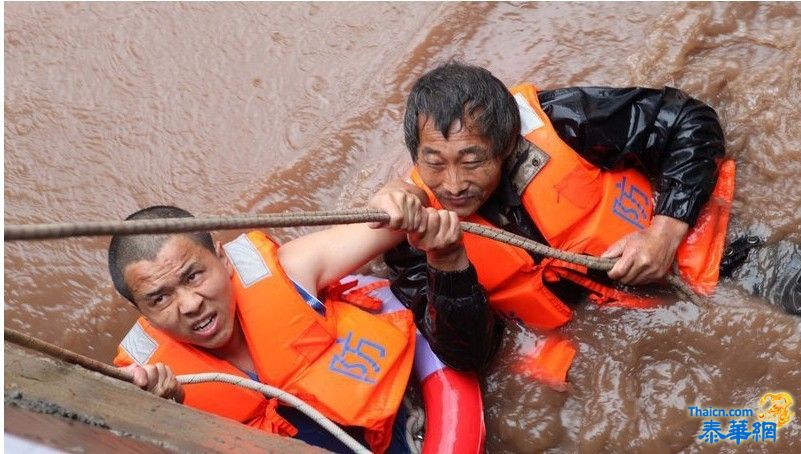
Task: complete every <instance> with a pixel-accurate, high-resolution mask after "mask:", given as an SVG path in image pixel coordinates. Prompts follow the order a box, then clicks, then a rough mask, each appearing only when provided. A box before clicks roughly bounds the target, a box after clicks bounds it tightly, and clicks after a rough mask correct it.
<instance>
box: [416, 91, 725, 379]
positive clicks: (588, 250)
mask: <svg viewBox="0 0 801 454" xmlns="http://www.w3.org/2000/svg"><path fill="white" fill-rule="evenodd" d="M511 92H512V95H513V96H514V97H515V100H516V101H517V104H518V107H519V110H520V116H521V134H522V135H523V137H524V138H525V139H526V140H527V141H528V142H529V143H530V144H531V146H530V147H528V152H529V154H528V156H527V157H526V161H525V162H524V163H523V164H522V165H520V166H519V167H518V170H517V172H516V173H515V174H514V175H511V179H512V185H513V187H514V188H515V189H516V190H517V191H518V194H520V196H521V201H522V203H523V206H524V207H525V209H526V212H527V213H528V214H529V216H530V217H531V219H532V220H533V221H534V224H535V225H536V226H537V228H538V229H539V230H540V232H542V234H543V236H544V237H545V239H546V241H547V242H548V244H549V245H550V246H552V247H555V248H558V249H562V250H566V251H569V252H574V253H579V254H589V255H592V256H598V255H601V254H602V253H603V252H604V251H605V250H606V249H607V248H609V246H611V245H612V244H613V243H614V242H616V241H617V240H619V239H620V238H622V237H624V236H625V235H627V234H629V233H632V232H636V231H638V230H642V229H643V228H645V227H647V226H648V225H650V222H651V218H652V213H653V205H654V201H653V191H652V189H651V185H650V183H649V181H648V180H647V179H646V178H645V176H644V175H642V174H641V173H639V172H638V171H636V170H634V169H624V170H614V171H605V170H601V169H600V168H598V167H596V166H594V165H592V164H590V163H589V162H587V161H586V160H585V159H583V158H582V157H581V156H580V155H579V154H578V153H576V152H575V151H574V150H573V149H572V148H570V146H568V145H567V144H566V143H565V142H564V141H563V140H562V139H561V138H560V137H559V136H558V135H557V133H556V131H555V130H554V128H553V126H552V125H551V122H550V119H549V118H548V116H547V115H545V113H544V112H543V111H542V108H541V107H540V105H539V100H538V98H537V89H536V87H534V86H533V85H529V84H525V85H520V86H518V87H515V88H513V89H512V90H511ZM513 158H514V157H513ZM513 158H511V159H513ZM412 180H413V181H414V183H415V184H416V185H417V186H419V187H421V188H422V189H424V190H425V191H426V192H427V193H428V196H429V201H430V202H431V204H432V206H434V207H436V208H441V204H440V203H439V202H438V201H437V200H436V197H435V196H434V194H433V192H432V191H431V190H430V189H429V188H428V187H427V186H426V185H425V183H424V182H423V181H422V179H421V178H420V175H419V174H418V172H417V169H414V170H413V171H412ZM733 187H734V163H733V162H731V161H727V162H725V163H724V164H723V165H722V166H721V171H720V177H719V179H718V183H717V186H716V188H715V192H714V194H713V201H712V202H711V203H708V204H707V205H706V206H705V207H704V210H703V211H702V214H701V216H700V218H699V222H698V225H697V226H696V227H695V228H694V229H693V230H691V232H690V233H689V234H688V236H687V240H685V242H684V244H683V245H682V246H681V247H680V248H679V250H678V252H677V261H678V264H679V267H680V269H681V271H682V274H683V275H684V276H685V277H686V278H689V279H690V280H691V284H692V285H695V286H696V289H699V290H706V291H708V290H711V288H712V287H714V285H715V284H716V283H717V279H718V274H717V270H718V267H719V261H720V257H721V255H722V252H723V242H724V240H725V233H726V225H727V223H728V208H729V206H730V204H731V197H732V193H733ZM465 220H466V221H471V222H476V223H479V224H484V225H490V223H489V222H487V221H486V220H484V219H482V218H480V217H479V216H477V215H475V214H474V215H471V216H469V217H467V218H466V219H465ZM699 232H703V233H699ZM464 245H465V248H466V250H467V255H468V258H469V259H470V261H471V263H473V265H474V266H475V268H476V271H477V272H478V279H479V282H481V284H482V286H483V287H484V288H485V289H486V291H487V293H488V296H489V300H490V303H491V304H492V306H493V307H494V308H495V309H497V310H499V311H500V312H502V313H503V314H505V315H506V316H508V317H510V318H514V319H517V320H520V321H522V322H523V323H525V324H526V325H528V326H531V327H534V328H540V329H553V328H557V327H559V326H561V325H563V324H565V323H566V322H568V321H569V320H570V319H571V316H572V311H571V310H570V308H569V307H568V306H566V305H565V304H564V303H563V302H562V301H560V300H559V298H557V297H556V295H555V294H553V293H552V292H551V291H550V290H548V288H547V287H546V286H545V283H546V282H555V281H558V280H560V279H568V280H570V281H573V282H575V283H577V284H580V285H582V286H583V287H585V288H587V289H589V290H590V291H591V297H592V298H593V299H594V300H596V302H610V301H615V302H619V303H622V304H624V305H627V306H635V307H637V306H641V305H643V304H646V301H644V300H643V299H640V298H637V297H635V296H633V295H631V294H628V293H625V292H622V291H619V290H616V289H613V288H610V287H607V286H605V285H602V284H600V283H598V282H596V281H593V280H591V279H589V278H588V277H587V275H586V273H587V269H586V268H585V267H582V266H579V265H574V264H571V263H567V262H563V261H560V260H555V259H551V258H545V259H543V260H542V261H541V262H540V263H535V262H534V260H533V259H532V258H531V256H530V255H529V254H528V252H526V251H525V250H523V249H520V248H517V247H514V246H511V245H507V244H503V243H500V242H497V241H495V240H491V239H488V238H484V237H480V236H477V235H474V234H470V233H465V234H464ZM699 252H702V254H699ZM559 363H560V366H558V367H555V368H556V369H559V370H561V369H564V370H566V368H564V367H563V366H564V361H560V362H559Z"/></svg>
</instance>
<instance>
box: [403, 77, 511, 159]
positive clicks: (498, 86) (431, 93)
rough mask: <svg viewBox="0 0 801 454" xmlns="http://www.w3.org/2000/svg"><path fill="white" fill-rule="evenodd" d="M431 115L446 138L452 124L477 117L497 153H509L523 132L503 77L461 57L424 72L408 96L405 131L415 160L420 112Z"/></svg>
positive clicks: (494, 151)
mask: <svg viewBox="0 0 801 454" xmlns="http://www.w3.org/2000/svg"><path fill="white" fill-rule="evenodd" d="M421 116H427V117H430V118H431V119H433V120H434V127H435V128H437V129H438V130H439V131H440V132H441V133H442V135H443V137H445V139H447V138H448V129H449V128H450V126H451V124H452V123H453V122H454V121H456V120H460V121H461V123H462V124H464V123H465V119H466V118H470V119H472V120H473V124H474V125H475V126H476V127H477V128H478V131H477V132H478V133H479V135H481V136H482V137H484V138H485V139H487V140H488V141H489V142H490V144H491V146H492V150H491V152H492V155H493V156H494V157H496V158H497V157H506V155H507V154H508V153H509V152H510V151H511V150H512V147H513V146H515V145H516V144H517V141H518V137H519V136H520V114H519V111H518V108H517V103H516V102H515V99H514V97H513V96H512V94H511V93H509V90H508V89H507V88H506V87H505V86H504V85H503V83H502V82H501V81H500V80H498V79H497V78H496V77H495V76H493V75H492V73H490V72H489V71H487V70H486V69H484V68H481V67H478V66H472V65H467V64H464V63H460V62H449V63H445V64H443V65H440V66H438V67H436V68H434V69H432V70H431V71H429V72H428V73H426V74H424V75H423V76H422V77H420V78H419V79H418V80H417V82H415V84H414V86H413V87H412V91H411V93H409V98H408V99H407V101H406V115H405V117H404V121H403V132H404V135H405V140H406V147H407V148H408V149H409V152H410V153H411V154H412V161H415V162H416V161H417V147H418V146H419V145H420V131H419V125H418V118H419V117H421Z"/></svg>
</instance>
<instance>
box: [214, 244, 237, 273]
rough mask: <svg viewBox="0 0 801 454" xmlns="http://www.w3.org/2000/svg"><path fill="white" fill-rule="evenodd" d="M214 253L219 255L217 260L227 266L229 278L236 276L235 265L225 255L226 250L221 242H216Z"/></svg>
mask: <svg viewBox="0 0 801 454" xmlns="http://www.w3.org/2000/svg"><path fill="white" fill-rule="evenodd" d="M214 251H215V252H216V253H217V258H219V259H220V261H221V262H222V263H223V265H225V269H226V270H228V277H233V276H234V265H233V264H232V263H231V261H230V260H228V256H227V255H225V250H224V249H223V247H222V243H221V242H219V241H215V242H214Z"/></svg>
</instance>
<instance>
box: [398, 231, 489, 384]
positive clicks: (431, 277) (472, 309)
mask: <svg viewBox="0 0 801 454" xmlns="http://www.w3.org/2000/svg"><path fill="white" fill-rule="evenodd" d="M384 261H385V262H386V264H387V266H388V267H389V269H390V271H391V275H390V280H391V281H392V285H391V288H392V292H393V293H394V294H395V296H396V297H398V299H399V300H400V301H401V302H402V303H403V304H404V305H405V306H406V307H408V308H409V309H411V310H412V312H413V313H414V318H415V322H416V324H417V328H418V329H419V330H420V332H421V333H423V335H424V336H425V337H426V339H427V340H428V342H429V344H430V345H431V349H432V350H433V351H434V353H436V354H437V356H438V357H439V358H440V360H442V362H444V363H445V364H447V365H448V366H450V367H452V368H454V369H457V370H467V371H481V370H483V369H484V368H485V367H486V366H487V365H488V364H489V362H490V360H491V359H492V357H493V355H494V353H495V351H496V350H497V348H498V346H499V344H500V340H501V335H502V333H503V326H504V325H503V322H502V321H501V320H500V319H499V318H498V317H497V315H496V314H495V313H494V311H493V310H492V308H491V307H490V305H489V301H488V300H487V296H486V293H485V291H484V289H483V287H481V285H480V284H479V283H478V276H477V275H476V271H475V268H473V265H470V267H468V268H467V269H466V270H464V271H455V272H444V271H439V270H436V269H433V268H431V267H429V266H428V263H427V262H426V256H425V254H424V253H423V252H421V251H418V250H416V249H414V248H412V247H411V246H410V245H409V243H408V242H405V241H404V242H402V243H401V244H400V245H398V246H396V247H395V248H393V249H391V250H390V251H388V252H387V253H386V254H384ZM429 289H432V290H433V291H429Z"/></svg>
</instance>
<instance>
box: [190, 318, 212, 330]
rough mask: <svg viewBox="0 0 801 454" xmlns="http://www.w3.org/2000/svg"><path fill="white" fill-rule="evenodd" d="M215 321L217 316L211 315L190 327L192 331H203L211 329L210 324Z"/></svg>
mask: <svg viewBox="0 0 801 454" xmlns="http://www.w3.org/2000/svg"><path fill="white" fill-rule="evenodd" d="M216 320H217V314H212V315H210V316H208V317H206V318H204V319H203V320H201V321H199V322H197V323H195V324H194V325H193V326H192V331H205V330H206V329H208V328H211V327H212V324H213V323H214V322H215V321H216Z"/></svg>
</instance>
